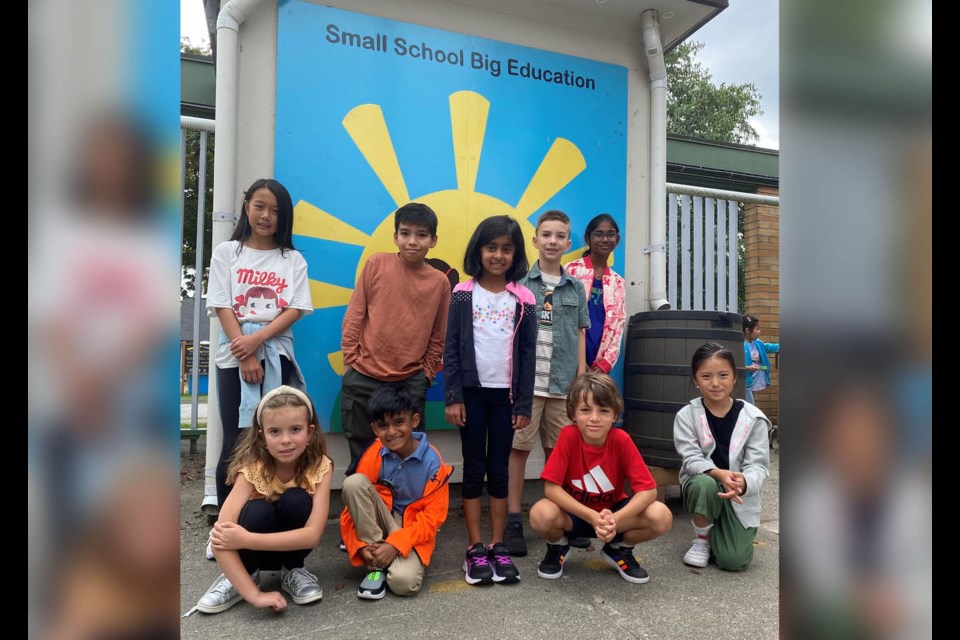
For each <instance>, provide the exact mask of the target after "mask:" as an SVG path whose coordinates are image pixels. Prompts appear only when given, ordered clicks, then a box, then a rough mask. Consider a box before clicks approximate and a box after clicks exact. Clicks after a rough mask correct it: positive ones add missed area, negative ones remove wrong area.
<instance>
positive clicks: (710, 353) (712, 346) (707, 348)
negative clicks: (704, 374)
mask: <svg viewBox="0 0 960 640" xmlns="http://www.w3.org/2000/svg"><path fill="white" fill-rule="evenodd" d="M710 358H723V359H724V360H726V361H727V362H729V363H730V368H731V369H733V377H734V378H736V377H737V361H736V360H735V359H734V357H733V351H731V350H730V349H727V348H726V347H725V346H723V345H722V344H717V343H716V342H708V343H706V344H705V345H703V346H702V347H700V348H699V349H697V350H696V351H694V352H693V360H691V362H690V371H691V372H692V373H693V377H694V378H695V377H697V370H699V369H700V365H702V364H703V363H704V362H705V361H707V360H709V359H710Z"/></svg>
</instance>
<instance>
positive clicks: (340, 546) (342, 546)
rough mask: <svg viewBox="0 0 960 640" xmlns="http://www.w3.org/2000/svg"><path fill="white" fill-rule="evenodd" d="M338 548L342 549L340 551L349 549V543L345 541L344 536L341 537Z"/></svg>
mask: <svg viewBox="0 0 960 640" xmlns="http://www.w3.org/2000/svg"><path fill="white" fill-rule="evenodd" d="M337 549H340V551H346V550H347V544H346V543H345V542H344V541H343V538H340V542H339V544H337Z"/></svg>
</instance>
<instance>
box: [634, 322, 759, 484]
mask: <svg viewBox="0 0 960 640" xmlns="http://www.w3.org/2000/svg"><path fill="white" fill-rule="evenodd" d="M705 342H718V343H720V344H722V345H724V346H725V347H728V348H729V349H730V350H731V351H733V357H734V359H735V360H736V362H737V384H736V385H735V386H734V388H733V393H734V397H737V398H743V397H744V394H745V391H746V386H745V375H744V370H743V318H742V316H741V315H740V314H738V313H728V312H725V311H647V312H644V313H638V314H636V315H634V316H632V317H631V318H630V322H629V324H628V326H627V345H626V346H627V349H626V358H625V360H624V369H623V395H624V402H625V404H626V407H625V412H624V428H625V429H626V430H627V433H629V434H630V435H631V437H632V438H633V441H634V442H635V443H636V445H637V448H638V449H640V453H641V454H642V455H643V459H644V461H645V462H646V463H647V464H648V465H650V466H656V467H666V468H668V469H675V468H679V467H680V456H678V455H677V451H676V449H675V448H674V446H673V419H674V416H676V415H677V411H679V410H680V409H681V408H682V407H683V406H684V405H686V404H687V403H688V402H689V401H690V400H691V399H693V398H695V397H697V395H698V393H697V390H696V389H695V388H694V386H693V380H692V377H691V374H690V359H691V358H692V357H693V353H694V351H696V350H697V349H698V348H700V347H701V346H702V345H703V343H705Z"/></svg>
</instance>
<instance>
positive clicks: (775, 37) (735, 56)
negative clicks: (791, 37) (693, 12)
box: [690, 0, 780, 149]
mask: <svg viewBox="0 0 960 640" xmlns="http://www.w3.org/2000/svg"><path fill="white" fill-rule="evenodd" d="M778 5H779V3H778V2H776V0H730V6H729V7H727V8H726V9H724V10H723V11H721V12H720V15H718V16H717V17H716V18H714V19H713V20H711V21H710V22H708V23H707V24H706V26H704V27H703V28H702V29H700V30H699V31H697V32H696V33H694V34H693V35H692V36H690V40H696V41H699V42H702V43H703V44H704V47H703V49H701V50H700V53H699V55H698V59H699V60H700V62H701V63H702V64H703V66H704V67H705V68H706V69H707V70H709V72H710V75H711V76H713V83H714V84H717V85H719V84H720V83H721V82H725V83H727V84H742V83H745V82H752V83H753V84H754V85H756V87H757V91H758V92H759V93H760V95H761V96H762V97H761V99H760V105H761V107H762V108H763V115H761V116H757V117H755V118H753V119H752V120H751V124H752V125H753V128H754V129H756V130H757V133H758V134H760V139H759V140H758V141H757V146H760V147H766V148H768V149H779V148H780V98H779V91H780V85H779V64H780V31H779V7H778Z"/></svg>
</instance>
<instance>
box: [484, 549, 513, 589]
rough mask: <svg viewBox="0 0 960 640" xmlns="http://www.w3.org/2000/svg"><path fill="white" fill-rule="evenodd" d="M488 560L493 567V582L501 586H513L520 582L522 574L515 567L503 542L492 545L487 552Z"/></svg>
mask: <svg viewBox="0 0 960 640" xmlns="http://www.w3.org/2000/svg"><path fill="white" fill-rule="evenodd" d="M487 560H489V561H490V565H491V566H493V581H494V582H499V583H501V584H511V583H513V582H517V581H518V580H520V572H519V571H517V567H516V566H514V564H513V560H511V559H510V554H509V553H507V547H506V546H504V544H503V543H502V542H497V543H496V544H492V545H490V550H489V551H487Z"/></svg>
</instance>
